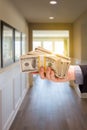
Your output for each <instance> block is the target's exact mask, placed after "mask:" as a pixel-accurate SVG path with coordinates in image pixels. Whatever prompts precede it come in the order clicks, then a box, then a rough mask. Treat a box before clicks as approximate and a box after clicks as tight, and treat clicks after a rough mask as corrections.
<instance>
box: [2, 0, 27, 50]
mask: <svg viewBox="0 0 87 130" xmlns="http://www.w3.org/2000/svg"><path fill="white" fill-rule="evenodd" d="M0 20H3V21H4V22H6V23H8V24H9V25H11V26H13V27H14V28H16V29H18V30H19V31H21V32H24V33H26V36H27V40H26V41H27V46H28V24H27V22H26V21H25V19H24V18H23V17H22V15H21V14H20V13H19V12H18V11H17V10H16V8H15V7H14V6H12V4H11V3H9V2H8V0H0ZM27 48H28V47H27Z"/></svg>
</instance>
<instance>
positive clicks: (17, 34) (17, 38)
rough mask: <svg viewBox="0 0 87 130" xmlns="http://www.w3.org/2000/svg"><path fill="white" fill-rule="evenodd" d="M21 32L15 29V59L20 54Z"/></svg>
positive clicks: (17, 58) (16, 59)
mask: <svg viewBox="0 0 87 130" xmlns="http://www.w3.org/2000/svg"><path fill="white" fill-rule="evenodd" d="M21 49H22V48H21V33H20V32H19V31H17V30H15V61H18V60H19V58H20V56H21Z"/></svg>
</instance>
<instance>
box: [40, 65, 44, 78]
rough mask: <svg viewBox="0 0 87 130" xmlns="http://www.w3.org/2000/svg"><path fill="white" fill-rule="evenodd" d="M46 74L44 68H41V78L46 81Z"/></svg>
mask: <svg viewBox="0 0 87 130" xmlns="http://www.w3.org/2000/svg"><path fill="white" fill-rule="evenodd" d="M44 73H45V70H44V67H41V68H40V70H39V74H40V77H41V78H42V79H45V74H44Z"/></svg>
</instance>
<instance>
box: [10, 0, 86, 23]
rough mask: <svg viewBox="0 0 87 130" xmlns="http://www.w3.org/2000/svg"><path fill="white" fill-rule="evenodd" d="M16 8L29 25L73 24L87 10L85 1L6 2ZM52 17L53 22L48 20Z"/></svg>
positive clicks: (26, 0) (42, 0)
mask: <svg viewBox="0 0 87 130" xmlns="http://www.w3.org/2000/svg"><path fill="white" fill-rule="evenodd" d="M8 1H10V2H12V4H13V5H14V6H15V7H16V8H17V10H18V11H19V12H20V13H21V14H22V15H23V16H24V17H25V19H26V20H27V21H28V22H29V23H50V22H53V23H73V22H74V21H75V20H76V19H77V18H78V17H79V16H80V15H81V14H82V13H84V12H85V11H86V10H87V0H57V4H56V5H50V4H49V1H50V0H8ZM49 16H53V17H54V19H53V20H49Z"/></svg>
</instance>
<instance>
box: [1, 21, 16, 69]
mask: <svg viewBox="0 0 87 130" xmlns="http://www.w3.org/2000/svg"><path fill="white" fill-rule="evenodd" d="M1 52H2V54H1V59H2V67H5V66H8V65H9V64H12V63H13V62H14V58H13V29H12V28H11V27H10V26H8V25H6V24H5V23H3V24H2V42H1Z"/></svg>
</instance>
